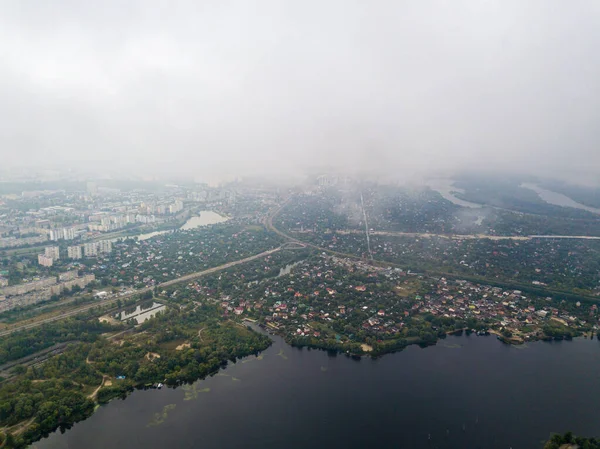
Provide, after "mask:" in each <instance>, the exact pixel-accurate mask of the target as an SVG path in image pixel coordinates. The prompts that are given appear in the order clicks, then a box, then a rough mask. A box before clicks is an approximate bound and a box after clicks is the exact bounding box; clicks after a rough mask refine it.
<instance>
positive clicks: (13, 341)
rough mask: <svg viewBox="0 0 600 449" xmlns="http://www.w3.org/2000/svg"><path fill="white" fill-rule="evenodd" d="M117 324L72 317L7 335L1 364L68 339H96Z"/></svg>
mask: <svg viewBox="0 0 600 449" xmlns="http://www.w3.org/2000/svg"><path fill="white" fill-rule="evenodd" d="M114 329H115V326H113V325H110V324H107V323H100V322H99V321H98V320H85V319H82V318H70V319H68V320H65V321H59V322H55V323H50V324H44V325H43V326H40V327H36V328H33V329H28V330H25V331H21V332H15V333H14V334H10V335H6V336H4V337H2V338H1V339H0V364H3V363H6V362H10V361H13V360H18V359H20V358H23V357H27V356H28V355H31V354H35V353H36V352H38V351H42V350H44V349H46V348H49V347H51V346H53V345H55V344H56V343H64V342H68V341H74V340H79V341H84V342H92V341H95V340H96V339H97V338H98V336H99V335H100V334H103V333H105V332H108V331H111V330H114Z"/></svg>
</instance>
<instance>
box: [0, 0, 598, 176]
mask: <svg viewBox="0 0 600 449" xmlns="http://www.w3.org/2000/svg"><path fill="white" fill-rule="evenodd" d="M599 23H600V3H599V2H597V1H595V0H589V1H587V0H581V1H576V2H566V1H564V0H528V1H523V0H514V1H512V0H497V1H483V0H478V1H473V0H468V1H462V0H453V1H433V0H431V1H426V0H425V1H424V0H413V1H397V0H390V1H385V0H381V1H377V2H365V1H359V0H329V1H325V2H323V1H313V0H305V1H287V0H261V1H258V2H248V1H244V0H240V1H236V0H233V1H222V0H221V1H189V2H187V1H181V2H158V1H155V0H144V1H133V2H132V1H127V2H123V1H114V0H105V1H101V2H80V1H60V0H55V1H52V2H23V1H4V2H1V3H0V99H1V100H0V156H1V161H2V163H1V165H2V166H3V168H7V167H19V166H23V165H36V166H46V167H48V166H54V167H61V166H63V167H65V166H68V167H75V168H78V167H79V168H88V169H89V168H90V167H91V168H93V169H96V170H113V169H116V168H118V169H120V170H128V171H131V172H132V173H133V172H136V173H139V172H142V173H154V174H155V173H167V174H182V175H186V176H187V175H192V176H195V175H205V176H208V175H212V176H214V175H222V176H225V175H231V174H277V175H278V176H282V175H283V176H287V175H290V174H293V173H299V172H306V171H308V170H310V169H311V168H314V167H333V168H335V169H337V170H346V171H351V172H357V171H366V172H368V173H381V174H382V175H384V174H385V175H394V176H396V175H397V176H398V177H403V176H405V177H415V176H429V175H430V174H432V173H434V174H436V175H438V174H443V173H451V172H453V171H456V170H485V171H488V170H493V171H495V172H498V173H503V172H508V173H535V174H539V175H554V176H560V177H562V178H571V179H576V180H584V179H593V177H594V175H595V173H594V171H597V169H598V167H600V147H599V144H598V143H599V141H600V127H599V126H598V123H600V107H599V101H600V83H599V82H598V80H600V58H599V57H598V48H600V47H599V44H600V26H598V24H599Z"/></svg>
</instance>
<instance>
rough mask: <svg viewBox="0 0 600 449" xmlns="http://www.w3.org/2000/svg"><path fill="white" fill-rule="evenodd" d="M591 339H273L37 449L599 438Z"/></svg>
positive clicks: (599, 356) (452, 447)
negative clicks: (364, 345) (387, 347)
mask: <svg viewBox="0 0 600 449" xmlns="http://www.w3.org/2000/svg"><path fill="white" fill-rule="evenodd" d="M599 398H600V341H597V340H585V339H576V340H574V341H572V342H566V341H565V342H554V343H544V342H538V343H530V344H528V345H524V346H520V347H514V346H508V345H505V344H503V343H500V342H499V341H498V340H497V339H496V338H495V337H493V336H489V337H478V336H475V335H471V336H468V337H467V336H462V337H456V336H452V337H448V338H447V339H445V340H443V341H441V342H439V343H438V345H436V346H433V347H429V348H425V349H421V348H419V347H416V346H411V347H409V348H408V349H406V350H405V351H403V352H400V353H397V354H392V355H387V356H385V357H383V358H381V359H378V360H370V359H362V360H360V361H355V360H352V359H350V358H347V357H345V356H340V355H338V356H330V355H328V354H327V353H326V352H323V351H314V350H313V351H309V350H306V349H304V350H299V349H294V348H291V347H290V346H288V345H287V344H285V343H284V342H283V341H282V339H281V338H279V337H274V344H273V346H272V347H270V348H269V349H268V350H266V351H265V352H264V353H263V354H262V356H261V357H260V358H259V359H257V358H255V357H250V358H247V359H244V360H242V361H239V362H238V363H236V364H235V365H233V364H232V365H230V366H229V367H228V368H227V369H225V370H223V371H222V372H221V373H219V374H218V375H216V376H214V377H211V378H208V379H206V380H203V381H199V382H197V383H196V384H194V385H193V386H187V387H184V388H177V389H162V390H147V391H136V392H134V393H133V394H132V395H131V396H130V397H129V398H127V399H126V400H125V401H121V400H116V401H113V402H111V403H110V404H108V405H106V406H103V407H100V409H99V410H98V411H97V413H96V414H95V415H94V416H92V417H91V418H90V419H88V420H87V421H84V422H81V423H79V424H76V425H75V426H74V427H73V428H72V429H70V430H68V431H66V433H64V434H60V433H58V432H57V433H54V434H53V435H51V436H50V437H49V438H48V439H46V440H43V441H41V442H39V443H36V445H35V447H37V448H40V449H67V448H68V449H101V448H102V449H104V448H107V447H119V448H128V449H152V448H157V449H159V448H160V449H162V448H167V447H168V448H190V449H192V448H206V449H212V448H215V449H216V448H219V449H220V448H250V449H253V448H260V449H265V448H292V449H295V448H298V449H306V448H307V447H311V448H338V447H339V448H351V449H354V448H356V449H358V448H361V449H362V448H368V447H373V448H411V449H421V448H422V449H431V448H447V449H465V448H468V449H477V448H481V449H483V448H485V449H494V448H498V449H509V448H513V449H532V448H533V449H535V448H540V449H541V447H542V440H544V439H546V438H547V437H548V436H549V435H550V433H551V432H565V431H567V430H572V431H574V432H575V433H576V434H581V435H588V436H592V435H600V419H598V403H599Z"/></svg>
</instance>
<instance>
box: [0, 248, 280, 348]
mask: <svg viewBox="0 0 600 449" xmlns="http://www.w3.org/2000/svg"><path fill="white" fill-rule="evenodd" d="M280 250H281V247H277V248H274V249H270V250H268V251H263V252H262V253H259V254H255V255H254V256H250V257H245V258H244V259H240V260H236V261H233V262H229V263H226V264H224V265H219V266H218V267H213V268H209V269H207V270H203V271H198V272H196V273H191V274H187V275H185V276H181V277H179V278H176V279H172V280H170V281H167V282H163V283H161V284H158V285H157V287H168V286H170V285H174V284H178V283H180V282H186V281H190V280H193V279H196V278H199V277H202V276H206V275H208V274H212V273H216V272H218V271H222V270H226V269H228V268H231V267H234V266H236V265H241V264H244V263H248V262H251V261H253V260H256V259H261V258H263V257H266V256H268V255H270V254H273V253H276V252H277V251H280ZM153 288H154V287H151V288H150V287H148V288H142V289H139V290H135V291H134V292H132V293H128V294H127V295H123V296H120V297H117V298H110V299H105V300H102V301H97V302H94V303H92V304H88V305H85V306H82V307H78V308H77V309H73V310H70V311H68V312H64V313H61V314H60V315H56V316H53V317H50V318H46V319H43V320H39V321H36V322H33V323H28V324H23V325H21V326H17V327H13V328H11V329H7V330H4V331H2V332H0V337H4V336H6V335H10V334H12V333H14V332H19V331H22V330H26V329H32V328H34V327H39V326H41V325H42V324H46V323H51V322H53V321H59V320H64V319H65V318H69V317H71V316H74V315H78V314H80V313H82V312H86V311H88V310H90V309H92V308H94V307H98V306H105V305H112V304H115V303H116V302H117V301H118V300H119V299H120V300H124V299H128V298H130V297H132V296H136V295H140V294H144V293H146V292H147V291H150V290H152V289H153Z"/></svg>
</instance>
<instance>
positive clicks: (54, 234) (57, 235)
mask: <svg viewBox="0 0 600 449" xmlns="http://www.w3.org/2000/svg"><path fill="white" fill-rule="evenodd" d="M48 237H49V238H50V240H52V241H53V242H56V241H58V240H61V239H62V238H64V233H63V230H62V229H52V230H51V231H50V233H49V234H48Z"/></svg>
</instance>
